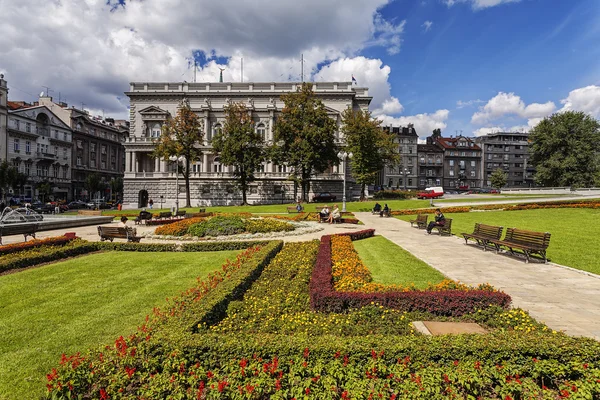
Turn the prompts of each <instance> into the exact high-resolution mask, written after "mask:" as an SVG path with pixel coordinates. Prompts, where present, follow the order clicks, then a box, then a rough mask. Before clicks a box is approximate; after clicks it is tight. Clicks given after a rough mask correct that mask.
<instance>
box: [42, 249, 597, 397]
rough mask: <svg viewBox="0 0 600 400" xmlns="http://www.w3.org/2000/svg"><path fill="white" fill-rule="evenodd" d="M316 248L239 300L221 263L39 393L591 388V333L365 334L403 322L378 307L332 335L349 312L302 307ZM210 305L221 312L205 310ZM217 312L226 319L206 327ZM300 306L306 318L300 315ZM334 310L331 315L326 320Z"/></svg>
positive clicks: (515, 322)
mask: <svg viewBox="0 0 600 400" xmlns="http://www.w3.org/2000/svg"><path fill="white" fill-rule="evenodd" d="M319 247H320V246H319V244H318V243H315V242H311V243H290V244H286V246H285V247H284V248H283V250H282V251H281V252H280V253H279V254H278V255H277V256H276V257H275V258H274V259H273V260H272V262H271V263H270V264H269V265H268V266H267V267H266V268H265V269H264V272H263V274H262V275H261V276H260V277H259V278H258V280H257V281H256V282H255V283H254V284H253V285H252V286H251V288H250V289H249V291H248V292H246V293H245V294H244V296H243V299H242V297H241V296H240V294H239V293H237V294H236V295H235V296H233V295H232V296H231V298H232V300H233V301H231V302H230V303H229V305H228V306H227V304H224V303H222V302H223V299H224V298H225V296H227V293H228V292H229V293H232V292H233V291H234V290H235V289H234V288H235V287H238V286H239V285H231V286H229V287H227V288H225V286H224V285H225V284H227V283H228V282H229V280H230V279H235V278H234V275H235V274H236V273H237V271H241V270H242V269H243V268H245V267H244V266H239V267H230V266H229V265H226V266H225V267H224V273H223V274H219V278H215V279H209V280H207V281H205V282H203V283H201V284H199V285H198V287H197V288H194V289H193V290H190V291H188V292H186V293H185V294H184V295H183V296H182V297H181V298H180V299H176V300H175V301H173V303H172V307H170V308H168V309H166V310H164V311H160V310H157V311H155V313H154V315H153V317H152V318H149V319H148V321H147V322H146V323H145V324H144V325H142V326H141V327H140V328H139V330H138V332H137V333H135V334H134V335H132V336H130V337H120V338H118V339H117V340H116V341H115V342H114V344H112V345H111V346H106V347H104V348H102V349H99V350H98V351H97V352H93V353H92V354H90V355H85V356H82V355H80V354H77V355H74V356H70V357H67V356H64V357H63V359H62V361H61V364H60V365H59V366H57V368H55V369H53V370H52V371H51V372H50V373H49V374H48V376H47V382H48V383H47V385H48V389H49V392H48V397H49V398H69V397H70V398H77V397H78V396H80V397H82V398H107V399H108V398H181V399H197V398H200V399H220V398H228V399H254V398H257V399H263V398H270V399H290V398H293V397H295V398H297V399H299V398H302V399H329V398H332V399H369V398H385V399H399V398H422V399H432V398H436V399H437V398H448V399H451V398H454V399H457V398H459V399H462V398H502V399H506V398H513V399H517V398H519V399H521V398H548V399H550V398H552V399H554V398H559V397H561V396H562V397H565V396H567V395H569V396H572V397H576V398H577V396H581V398H596V397H597V396H598V395H599V394H600V343H598V342H596V341H594V340H591V339H581V338H570V337H566V336H564V335H562V334H552V333H547V332H543V331H542V330H534V331H533V332H530V333H526V329H523V330H521V329H519V330H517V329H509V330H507V331H502V330H497V331H495V332H493V333H491V334H488V335H460V336H440V337H422V336H417V335H390V334H383V335H380V334H372V333H369V331H368V330H369V329H372V328H376V327H378V326H379V327H381V326H385V325H389V326H393V325H400V324H402V325H405V326H408V323H407V321H406V320H404V321H403V322H402V323H400V320H398V321H395V322H394V323H392V324H388V323H387V316H386V313H385V310H388V309H385V308H383V309H382V308H380V306H377V305H373V306H368V307H365V308H366V309H368V310H369V311H368V312H369V313H371V312H374V311H377V310H383V311H381V314H378V315H373V316H371V315H370V314H364V315H363V317H362V318H359V319H357V320H355V321H353V322H352V323H351V324H348V325H353V326H354V327H353V328H352V329H355V331H354V332H355V335H340V334H339V333H337V332H336V330H335V329H336V328H339V326H338V325H337V324H338V323H340V322H341V320H342V319H345V318H348V316H350V315H352V313H353V312H354V311H351V312H349V313H347V314H339V315H335V314H321V313H314V312H312V313H311V312H310V310H308V308H307V307H308V303H309V301H308V287H307V284H308V280H309V278H310V267H308V266H307V265H310V264H311V263H312V262H314V261H315V258H316V252H317V251H318V250H319ZM256 254H257V253H255V255H256ZM251 259H252V260H256V259H257V258H256V257H252V258H251ZM251 259H250V258H249V259H248V260H246V261H244V264H246V263H248V262H250V263H251V262H252V261H251ZM232 264H237V262H233V263H232ZM250 269H252V268H250ZM235 276H238V277H239V275H235ZM221 279H222V280H221ZM218 299H221V300H218ZM236 299H237V300H236ZM216 305H218V306H216ZM215 309H216V310H221V312H223V313H221V312H218V313H215V314H210V313H207V310H215ZM224 310H227V311H226V313H227V316H226V318H225V319H223V320H221V322H220V323H218V321H219V318H222V317H223V316H225V314H224ZM307 313H310V314H313V315H314V316H315V317H314V318H315V319H314V320H311V319H307V318H306V315H307ZM242 314H243V315H242ZM206 315H212V316H213V318H211V319H210V320H209V321H206V323H203V324H202V323H201V324H200V327H199V329H198V333H193V331H192V329H190V323H191V322H197V321H198V317H199V316H206ZM334 316H335V317H336V318H338V319H337V320H334V319H328V318H333V317H334ZM381 316H384V317H385V318H381ZM527 317H528V316H527V315H526V314H524V313H523V312H522V311H515V312H513V311H505V310H503V309H501V308H500V307H488V308H486V309H485V310H482V311H478V312H476V313H474V314H472V315H471V316H470V318H480V320H481V321H488V323H490V322H492V323H493V322H494V321H495V323H497V324H498V327H499V328H503V327H508V328H510V327H517V326H522V327H525V326H527V327H529V326H530V324H529V322H527V323H523V322H522V321H523V320H528V321H530V319H529V318H527ZM202 318H203V317H202ZM202 318H201V319H202ZM490 319H491V321H490ZM284 324H289V328H287V329H289V331H290V333H289V334H288V335H282V334H280V333H279V332H280V329H281V330H284V329H285V325H284ZM274 326H277V328H276V329H273V327H274ZM282 327H283V328H282ZM315 331H316V333H315ZM523 331H524V332H525V333H523ZM274 332H278V334H274Z"/></svg>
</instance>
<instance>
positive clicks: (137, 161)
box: [133, 151, 140, 172]
mask: <svg viewBox="0 0 600 400" xmlns="http://www.w3.org/2000/svg"><path fill="white" fill-rule="evenodd" d="M139 170H140V156H139V154H138V152H137V151H134V152H133V172H139Z"/></svg>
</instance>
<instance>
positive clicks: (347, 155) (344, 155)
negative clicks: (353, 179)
mask: <svg viewBox="0 0 600 400" xmlns="http://www.w3.org/2000/svg"><path fill="white" fill-rule="evenodd" d="M338 157H339V158H341V159H342V161H343V163H344V181H343V188H342V191H343V192H342V212H346V160H347V159H350V158H352V153H346V152H345V151H340V152H339V153H338Z"/></svg>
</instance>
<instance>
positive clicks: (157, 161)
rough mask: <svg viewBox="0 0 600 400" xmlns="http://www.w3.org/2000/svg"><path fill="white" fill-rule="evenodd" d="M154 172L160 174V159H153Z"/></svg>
mask: <svg viewBox="0 0 600 400" xmlns="http://www.w3.org/2000/svg"><path fill="white" fill-rule="evenodd" d="M154 172H160V158H158V157H156V158H155V159H154Z"/></svg>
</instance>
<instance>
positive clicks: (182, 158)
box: [169, 156, 184, 213]
mask: <svg viewBox="0 0 600 400" xmlns="http://www.w3.org/2000/svg"><path fill="white" fill-rule="evenodd" d="M169 160H171V161H173V162H174V163H175V213H177V212H178V211H179V162H180V161H183V160H184V157H183V156H179V157H177V156H171V157H169Z"/></svg>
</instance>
